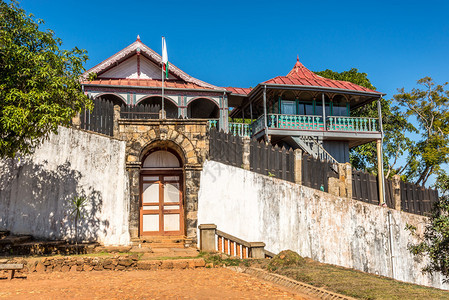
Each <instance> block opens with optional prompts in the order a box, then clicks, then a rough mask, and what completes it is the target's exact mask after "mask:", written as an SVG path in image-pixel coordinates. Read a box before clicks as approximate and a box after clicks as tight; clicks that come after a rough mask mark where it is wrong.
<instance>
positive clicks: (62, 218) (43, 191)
mask: <svg viewBox="0 0 449 300" xmlns="http://www.w3.org/2000/svg"><path fill="white" fill-rule="evenodd" d="M0 170H1V171H0V229H6V230H10V231H11V232H12V233H15V234H31V235H33V236H35V237H39V238H44V239H68V240H74V238H75V236H74V235H75V227H74V225H75V224H74V217H72V216H70V213H71V211H72V210H73V206H72V203H71V202H72V199H73V198H74V197H76V196H82V197H86V198H87V199H88V201H87V205H86V207H85V208H84V209H83V216H84V217H83V218H82V219H80V220H79V223H78V234H79V240H80V241H81V240H83V241H96V240H97V239H98V236H99V234H101V233H103V236H104V235H106V230H107V228H108V226H109V222H108V221H107V220H101V219H100V217H99V216H100V215H101V209H102V206H103V199H102V195H101V193H100V192H99V191H97V190H96V189H95V188H94V187H92V186H90V185H89V184H82V183H81V181H84V182H86V179H84V180H82V174H81V173H80V172H79V171H76V170H73V169H72V168H71V165H70V162H68V161H67V162H65V163H64V164H62V165H58V166H56V167H55V166H50V165H49V164H48V162H47V161H44V162H43V163H41V164H37V163H34V162H33V161H32V159H31V158H28V157H25V158H23V157H22V158H19V159H7V160H1V161H0ZM87 180H88V178H87ZM87 182H88V181H87Z"/></svg>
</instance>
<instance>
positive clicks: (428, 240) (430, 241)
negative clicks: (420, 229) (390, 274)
mask: <svg viewBox="0 0 449 300" xmlns="http://www.w3.org/2000/svg"><path fill="white" fill-rule="evenodd" d="M407 229H408V230H410V231H411V233H412V235H414V236H417V237H418V238H419V239H420V242H419V243H417V244H410V245H408V248H409V250H410V252H411V253H413V254H414V255H417V256H427V257H428V258H429V263H428V264H427V265H426V266H425V267H424V268H423V270H422V271H423V272H425V273H430V274H432V273H433V272H441V274H443V276H444V277H445V279H444V280H443V281H444V282H446V283H449V198H448V197H441V198H440V201H439V202H437V203H436V204H435V207H434V210H433V213H432V215H431V216H430V221H429V223H428V224H427V225H426V228H425V231H424V235H423V236H418V235H417V234H416V227H414V226H411V225H407Z"/></svg>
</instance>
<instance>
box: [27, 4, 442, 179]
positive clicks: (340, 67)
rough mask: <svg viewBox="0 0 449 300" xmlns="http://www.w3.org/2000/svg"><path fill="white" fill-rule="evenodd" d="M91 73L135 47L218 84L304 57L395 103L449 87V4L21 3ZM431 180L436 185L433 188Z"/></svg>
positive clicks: (277, 71) (251, 82)
mask: <svg viewBox="0 0 449 300" xmlns="http://www.w3.org/2000/svg"><path fill="white" fill-rule="evenodd" d="M20 4H21V6H22V7H23V8H24V9H25V10H26V11H27V12H28V13H33V14H34V15H35V16H36V17H38V18H41V19H43V20H45V22H46V24H45V27H46V28H50V29H52V30H53V31H55V34H56V36H58V37H60V38H61V39H62V40H63V42H64V45H63V47H64V48H72V47H74V46H77V47H79V48H83V49H86V50H87V51H88V53H89V57H90V59H89V61H88V62H87V64H86V66H85V67H86V69H89V68H91V67H93V66H94V65H96V64H97V63H99V62H101V61H102V60H104V59H106V58H108V57H109V56H111V55H113V54H114V53H116V52H118V51H119V50H121V49H123V48H124V47H126V46H128V45H129V44H131V43H132V42H134V41H135V39H136V37H137V35H138V34H139V35H140V37H141V40H142V41H143V42H144V43H145V44H146V45H147V46H149V47H150V48H152V49H153V50H155V51H157V52H158V53H160V52H161V36H163V35H164V36H165V37H166V40H167V48H168V56H169V60H170V62H171V63H172V64H174V65H176V66H177V67H179V68H181V69H182V70H184V71H185V72H187V73H188V74H190V75H192V76H194V77H196V78H198V79H201V80H203V81H206V82H209V83H211V84H215V85H218V86H235V87H250V86H252V87H254V86H256V85H257V84H258V83H260V82H262V81H265V80H268V79H270V78H273V77H275V76H278V75H286V74H287V73H288V72H289V71H290V70H291V69H292V67H293V65H294V64H295V62H296V56H297V55H299V57H300V60H301V62H302V63H303V64H304V65H305V66H306V67H308V68H309V69H310V70H312V71H321V70H325V69H332V70H334V71H338V72H341V71H345V70H349V69H350V68H358V69H359V70H360V71H362V72H365V73H367V74H368V78H369V79H370V80H371V82H372V83H373V85H374V86H376V87H377V90H379V91H381V92H383V93H386V94H387V96H386V98H391V97H392V95H393V94H395V93H396V91H397V88H401V87H405V88H406V89H411V88H413V87H415V86H416V81H417V80H418V79H420V78H422V77H424V76H430V77H432V78H433V79H434V80H435V81H436V82H438V83H444V82H447V81H449V17H448V14H447V12H448V11H449V2H447V1H425V2H423V1H394V0H392V1H220V2H218V1H114V0H109V1H84V0H78V1H50V0H39V1H37V0H22V1H20ZM432 181H433V180H432Z"/></svg>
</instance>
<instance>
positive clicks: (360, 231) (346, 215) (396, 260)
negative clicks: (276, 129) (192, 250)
mask: <svg viewBox="0 0 449 300" xmlns="http://www.w3.org/2000/svg"><path fill="white" fill-rule="evenodd" d="M198 205H199V207H198V224H208V223H213V224H216V225H217V226H218V229H219V230H221V231H224V232H226V233H229V234H231V235H234V236H236V237H239V238H241V239H243V240H246V241H248V242H265V243H266V245H267V246H266V249H267V250H269V251H272V252H274V253H278V252H279V251H281V250H285V249H291V250H294V251H296V252H298V253H299V254H300V255H302V256H305V257H310V258H313V259H315V260H317V261H320V262H323V263H329V264H335V265H340V266H344V267H349V268H354V269H358V270H361V271H365V272H370V273H374V274H379V275H383V276H388V277H394V278H395V279H398V280H401V281H406V282H411V283H417V284H421V285H427V286H434V287H438V288H444V289H449V286H448V285H447V284H442V278H441V276H440V275H439V274H436V275H434V276H433V277H432V276H429V275H423V274H422V273H421V269H422V267H423V265H424V264H423V262H421V261H419V260H418V259H416V258H414V257H413V256H412V255H411V254H410V252H409V251H408V250H407V245H408V244H409V243H410V242H412V241H414V240H413V238H412V237H411V236H410V234H409V232H408V231H406V230H405V227H406V224H412V225H415V226H417V227H418V233H419V232H422V231H423V229H424V225H425V223H426V222H427V219H426V218H424V217H421V216H417V215H413V214H408V213H404V212H399V211H395V210H390V209H387V208H383V207H379V206H376V205H370V204H366V203H363V202H359V201H355V200H352V199H348V198H340V197H335V196H331V195H330V194H327V193H324V192H321V191H318V190H314V189H311V188H308V187H304V186H300V185H296V184H293V183H289V182H286V181H283V180H279V179H275V178H270V177H267V176H262V175H259V174H256V173H253V172H249V171H245V170H243V169H240V168H235V167H231V166H227V165H224V164H221V163H218V162H214V161H208V162H206V163H205V165H204V168H203V171H202V173H201V186H200V191H199V200H198ZM389 212H391V230H392V244H393V247H392V251H391V250H390V246H389V244H390V231H389V225H388V224H389V222H388V213H389ZM392 256H393V257H392ZM392 265H393V266H392Z"/></svg>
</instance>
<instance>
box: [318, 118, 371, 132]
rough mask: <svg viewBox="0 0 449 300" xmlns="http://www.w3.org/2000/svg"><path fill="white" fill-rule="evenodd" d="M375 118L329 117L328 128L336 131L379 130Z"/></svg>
mask: <svg viewBox="0 0 449 300" xmlns="http://www.w3.org/2000/svg"><path fill="white" fill-rule="evenodd" d="M377 123H378V121H377V119H375V118H355V117H328V118H327V130H335V131H368V132H376V131H379V129H378V128H377Z"/></svg>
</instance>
